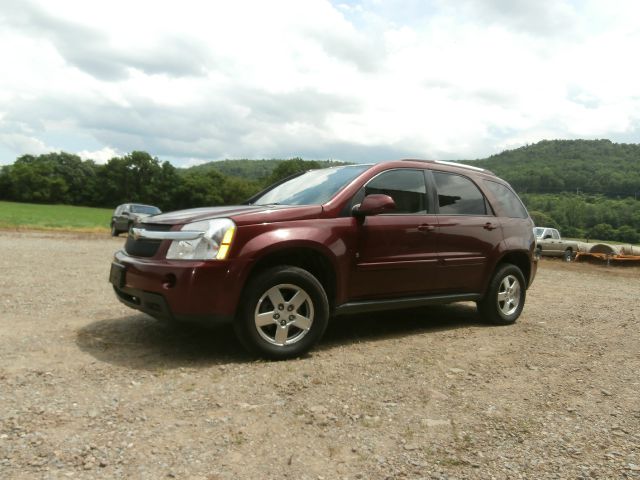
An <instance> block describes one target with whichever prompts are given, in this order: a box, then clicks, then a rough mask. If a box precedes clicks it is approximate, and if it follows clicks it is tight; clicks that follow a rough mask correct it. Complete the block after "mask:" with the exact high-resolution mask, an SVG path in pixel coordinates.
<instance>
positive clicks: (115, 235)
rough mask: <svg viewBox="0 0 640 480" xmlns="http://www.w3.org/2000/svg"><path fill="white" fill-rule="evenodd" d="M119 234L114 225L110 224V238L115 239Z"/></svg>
mask: <svg viewBox="0 0 640 480" xmlns="http://www.w3.org/2000/svg"><path fill="white" fill-rule="evenodd" d="M119 234H120V232H119V231H118V229H117V228H116V224H115V223H112V224H111V236H112V237H117V236H118V235H119Z"/></svg>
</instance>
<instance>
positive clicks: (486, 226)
mask: <svg viewBox="0 0 640 480" xmlns="http://www.w3.org/2000/svg"><path fill="white" fill-rule="evenodd" d="M483 228H484V229H485V230H495V229H496V228H498V226H497V225H494V224H493V223H491V222H487V223H485V224H484V227H483Z"/></svg>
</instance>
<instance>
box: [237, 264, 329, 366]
mask: <svg viewBox="0 0 640 480" xmlns="http://www.w3.org/2000/svg"><path fill="white" fill-rule="evenodd" d="M297 295H299V296H297ZM278 299H281V300H282V301H279V300H278ZM289 302H291V303H289ZM298 302H302V303H300V304H298ZM276 303H277V304H276ZM262 322H264V324H263V325H259V323H262ZM328 322H329V301H328V300H327V294H326V293H325V291H324V288H323V287H322V284H321V283H320V282H319V281H318V279H316V277H314V276H313V275H311V274H310V273H309V272H307V271H306V270H303V269H302V268H298V267H292V266H286V265H285V266H280V267H275V268H271V269H269V270H266V271H264V272H262V273H260V274H258V275H256V276H255V277H254V278H252V279H251V280H250V281H249V282H248V284H247V286H246V288H245V291H244V293H243V295H242V299H241V302H240V309H239V311H238V315H237V317H236V319H235V322H234V330H235V332H236V335H237V336H238V339H239V340H240V342H241V343H242V345H243V346H244V347H245V348H246V349H247V350H248V351H249V352H251V353H252V354H254V355H257V356H260V357H266V358H271V359H274V360H283V359H287V358H293V357H298V356H300V355H302V354H304V353H305V352H307V351H309V350H310V349H311V348H312V347H313V346H314V345H315V344H316V343H317V342H318V341H319V340H320V338H322V335H323V334H324V331H325V330H326V328H327V324H328Z"/></svg>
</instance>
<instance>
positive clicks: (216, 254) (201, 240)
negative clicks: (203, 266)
mask: <svg viewBox="0 0 640 480" xmlns="http://www.w3.org/2000/svg"><path fill="white" fill-rule="evenodd" d="M180 230H181V231H183V232H186V231H189V232H195V233H200V234H201V235H199V236H198V238H196V239H193V240H174V241H173V242H171V246H170V247H169V250H168V251H167V260H215V259H217V260H224V259H225V258H227V254H228V253H229V248H230V247H231V242H232V240H233V236H234V233H235V231H236V224H235V223H233V221H231V220H230V219H228V218H216V219H214V220H204V221H202V222H195V223H188V224H186V225H185V226H183V227H182V228H181V229H180Z"/></svg>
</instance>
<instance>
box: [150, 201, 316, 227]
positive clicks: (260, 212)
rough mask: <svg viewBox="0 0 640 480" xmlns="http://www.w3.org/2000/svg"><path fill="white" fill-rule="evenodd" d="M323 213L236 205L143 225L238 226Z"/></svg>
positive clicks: (166, 217)
mask: <svg viewBox="0 0 640 480" xmlns="http://www.w3.org/2000/svg"><path fill="white" fill-rule="evenodd" d="M321 213H322V207H321V206H320V205H300V206H298V205H234V206H227V207H204V208H190V209H188V210H178V211H176V212H169V213H161V214H159V215H153V216H151V217H146V218H145V219H144V221H143V223H156V224H158V223H159V224H164V225H183V224H185V223H192V222H197V221H200V220H208V219H210V218H230V219H232V220H233V221H234V222H235V223H236V225H248V224H252V223H270V222H281V221H285V220H302V219H307V218H317V217H318V216H319V215H320V214H321Z"/></svg>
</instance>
